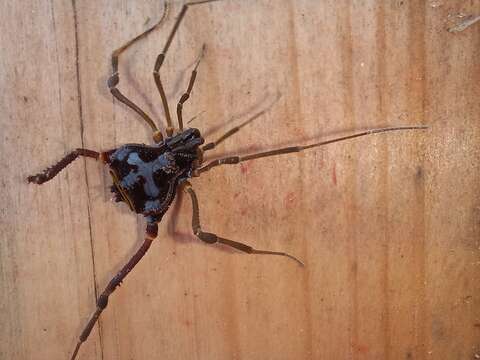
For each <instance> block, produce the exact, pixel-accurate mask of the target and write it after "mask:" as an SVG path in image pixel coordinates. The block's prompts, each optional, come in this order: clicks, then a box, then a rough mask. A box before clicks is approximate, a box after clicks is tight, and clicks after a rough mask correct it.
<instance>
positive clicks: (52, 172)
mask: <svg viewBox="0 0 480 360" xmlns="http://www.w3.org/2000/svg"><path fill="white" fill-rule="evenodd" d="M79 156H86V157H91V158H94V159H95V160H98V157H99V156H100V153H98V152H96V151H93V150H88V149H76V150H73V151H72V152H71V153H69V154H67V155H66V156H65V157H64V158H63V159H62V160H60V161H59V162H57V163H56V164H54V165H52V166H50V167H48V168H46V169H45V170H43V171H42V172H41V173H38V174H37V175H31V176H29V177H28V178H27V181H28V182H29V183H35V184H38V185H41V184H43V183H44V182H47V181H49V180H51V179H53V178H54V177H55V176H56V175H57V174H58V173H59V172H60V171H62V170H63V169H64V168H66V167H67V166H68V165H69V164H70V163H71V162H72V161H73V160H75V159H76V158H77V157H79Z"/></svg>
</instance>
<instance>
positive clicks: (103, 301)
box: [71, 223, 158, 360]
mask: <svg viewBox="0 0 480 360" xmlns="http://www.w3.org/2000/svg"><path fill="white" fill-rule="evenodd" d="M157 233H158V225H157V224H155V223H149V224H147V229H146V231H145V241H144V242H143V244H142V246H141V247H140V248H139V249H138V250H137V252H136V253H135V254H134V255H133V256H132V257H131V258H130V260H129V261H128V263H126V264H125V265H124V266H123V268H122V269H121V270H120V271H119V272H118V273H117V275H115V276H114V277H113V278H112V280H110V282H109V283H108V285H107V287H106V288H105V290H103V292H102V294H101V295H100V296H99V297H98V300H97V309H96V310H95V312H94V313H93V315H92V316H91V317H90V320H89V321H88V323H87V325H86V326H85V328H84V329H83V331H82V333H81V334H80V337H79V339H78V343H77V346H76V347H75V350H74V351H73V354H72V358H71V360H74V359H75V357H76V356H77V353H78V350H79V349H80V346H81V345H82V343H83V342H84V341H85V340H87V338H88V336H89V335H90V332H91V331H92V329H93V326H94V325H95V323H96V322H97V320H98V318H99V317H100V314H101V313H102V311H103V310H104V309H105V308H106V307H107V305H108V297H109V296H110V295H111V294H112V293H113V292H114V291H115V289H116V288H117V286H119V285H120V284H121V283H122V281H123V279H125V277H126V276H127V275H128V274H129V273H130V271H132V269H133V268H134V267H135V265H137V264H138V262H139V261H140V260H141V259H142V257H143V255H145V253H146V252H147V251H148V249H149V248H150V245H151V244H152V241H153V240H154V239H155V238H156V237H157Z"/></svg>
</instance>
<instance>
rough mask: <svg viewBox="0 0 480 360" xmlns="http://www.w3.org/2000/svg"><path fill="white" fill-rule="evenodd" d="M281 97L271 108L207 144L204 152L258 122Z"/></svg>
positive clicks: (203, 148) (278, 96) (271, 105)
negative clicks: (254, 121) (255, 121)
mask: <svg viewBox="0 0 480 360" xmlns="http://www.w3.org/2000/svg"><path fill="white" fill-rule="evenodd" d="M280 97H281V94H280V93H278V95H277V98H276V99H275V101H274V102H273V103H272V104H270V106H269V107H267V108H266V109H264V110H262V111H260V112H258V113H256V114H255V115H253V116H251V117H250V118H248V119H247V120H245V121H244V122H243V123H241V124H240V125H238V126H235V127H234V128H232V129H230V130H228V131H227V132H226V133H225V134H223V135H222V136H220V137H219V138H218V139H217V140H215V141H212V142H210V143H208V144H205V145H204V146H203V147H202V150H203V151H208V150H213V149H214V148H215V147H217V146H218V144H220V143H222V142H223V141H225V140H226V139H228V138H229V137H230V136H232V135H233V134H236V133H237V132H238V131H240V129H241V128H243V127H244V126H246V125H248V124H250V123H251V122H252V121H253V120H256V119H258V118H259V117H260V116H262V115H264V114H265V113H266V112H267V111H269V110H270V109H271V108H272V107H273V105H275V104H276V102H277V101H278V100H279V99H280Z"/></svg>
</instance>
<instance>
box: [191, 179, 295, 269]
mask: <svg viewBox="0 0 480 360" xmlns="http://www.w3.org/2000/svg"><path fill="white" fill-rule="evenodd" d="M184 191H186V192H187V193H188V194H189V195H190V198H191V200H192V209H193V213H192V229H193V233H194V234H195V235H196V236H197V237H198V238H199V239H200V240H202V241H203V242H206V243H207V244H215V243H220V244H223V245H227V246H230V247H233V248H235V249H237V250H240V251H243V252H245V253H247V254H262V255H280V256H286V257H288V258H290V259H292V260H295V261H296V262H297V263H298V264H300V265H301V266H304V264H303V263H302V262H301V261H300V260H298V259H297V258H296V257H294V256H292V255H290V254H287V253H284V252H278V251H269V250H256V249H254V248H252V247H251V246H249V245H246V244H243V243H241V242H237V241H233V240H229V239H224V238H221V237H219V236H217V235H216V234H213V233H208V232H203V231H202V228H201V226H200V210H199V207H198V199H197V195H196V194H195V191H194V190H193V188H192V185H191V184H190V183H188V182H187V183H186V184H185V188H184Z"/></svg>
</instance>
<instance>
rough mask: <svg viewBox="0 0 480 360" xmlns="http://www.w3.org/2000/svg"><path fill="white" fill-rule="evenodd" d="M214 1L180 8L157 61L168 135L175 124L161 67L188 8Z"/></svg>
mask: <svg viewBox="0 0 480 360" xmlns="http://www.w3.org/2000/svg"><path fill="white" fill-rule="evenodd" d="M214 1H219V0H203V1H195V2H188V3H186V4H184V5H183V7H182V10H180V13H179V14H178V17H177V20H176V21H175V24H174V25H173V28H172V30H171V31H170V34H169V35H168V38H167V42H166V43H165V46H164V47H163V50H162V52H161V53H160V54H159V55H158V56H157V61H155V67H154V69H153V77H154V79H155V83H156V84H157V88H158V92H159V93H160V97H161V98H162V103H163V109H164V111H165V118H166V119H167V136H172V134H173V125H172V118H171V116H170V110H169V109H168V102H167V96H166V95H165V90H164V89H163V84H162V81H161V79H160V67H161V66H162V64H163V61H164V60H165V56H166V55H167V51H168V49H169V48H170V45H171V43H172V40H173V38H174V37H175V34H176V33H177V30H178V27H179V26H180V23H181V22H182V20H183V18H184V16H185V14H186V12H187V10H188V8H189V7H190V6H193V5H200V4H206V3H209V2H214Z"/></svg>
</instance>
